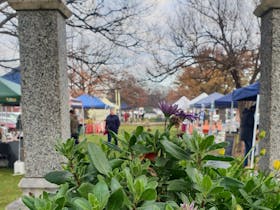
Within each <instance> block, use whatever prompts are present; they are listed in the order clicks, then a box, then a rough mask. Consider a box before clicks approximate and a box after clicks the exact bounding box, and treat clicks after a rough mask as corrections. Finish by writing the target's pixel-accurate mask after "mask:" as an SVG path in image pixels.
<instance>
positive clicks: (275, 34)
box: [255, 0, 280, 170]
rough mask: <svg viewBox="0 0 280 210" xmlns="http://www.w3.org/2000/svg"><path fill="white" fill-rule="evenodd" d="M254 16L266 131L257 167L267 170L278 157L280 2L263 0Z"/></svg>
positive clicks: (261, 113) (279, 155)
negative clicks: (258, 26) (258, 23)
mask: <svg viewBox="0 0 280 210" xmlns="http://www.w3.org/2000/svg"><path fill="white" fill-rule="evenodd" d="M255 15H257V16H258V17H261V49H260V53H261V79H260V83H261V90H260V130H265V131H266V138H265V139H263V140H262V141H261V142H260V148H265V149H266V155H265V156H264V157H262V159H261V160H260V168H261V169H262V170H270V169H272V163H273V161H274V160H275V159H280V152H279V151H280V135H279V128H280V103H279V101H280V1H279V0H263V1H262V3H261V4H260V5H259V6H258V7H257V9H256V10H255Z"/></svg>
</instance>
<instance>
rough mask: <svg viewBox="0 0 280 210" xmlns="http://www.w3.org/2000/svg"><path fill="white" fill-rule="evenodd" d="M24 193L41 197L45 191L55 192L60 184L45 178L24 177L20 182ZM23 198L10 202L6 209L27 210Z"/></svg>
mask: <svg viewBox="0 0 280 210" xmlns="http://www.w3.org/2000/svg"><path fill="white" fill-rule="evenodd" d="M18 186H19V187H20V188H21V190H22V194H23V195H34V196H35V197H39V195H41V194H42V192H43V191H46V192H50V193H55V192H56V191H57V189H58V186H57V185H55V184H52V183H50V182H48V181H46V180H45V179H44V178H22V179H21V180H20V182H19V184H18ZM27 209H28V208H26V207H25V205H24V204H23V202H22V201H21V199H18V200H16V201H14V202H12V203H10V204H9V205H8V206H7V207H6V210H27Z"/></svg>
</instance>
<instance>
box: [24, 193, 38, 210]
mask: <svg viewBox="0 0 280 210" xmlns="http://www.w3.org/2000/svg"><path fill="white" fill-rule="evenodd" d="M22 202H23V203H24V204H25V205H26V206H27V207H28V208H29V209H30V210H36V209H35V205H34V202H35V198H33V197H30V196H26V195H25V196H23V197H22Z"/></svg>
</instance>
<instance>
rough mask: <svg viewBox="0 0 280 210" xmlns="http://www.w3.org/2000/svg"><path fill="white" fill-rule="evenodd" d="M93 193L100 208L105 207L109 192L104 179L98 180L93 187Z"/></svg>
mask: <svg viewBox="0 0 280 210" xmlns="http://www.w3.org/2000/svg"><path fill="white" fill-rule="evenodd" d="M93 194H94V195H95V197H96V198H97V200H98V201H99V203H100V207H101V209H103V208H105V206H106V204H107V202H108V199H109V197H110V192H109V189H108V186H107V184H106V183H105V181H99V182H98V183H97V184H96V185H95V186H94V188H93Z"/></svg>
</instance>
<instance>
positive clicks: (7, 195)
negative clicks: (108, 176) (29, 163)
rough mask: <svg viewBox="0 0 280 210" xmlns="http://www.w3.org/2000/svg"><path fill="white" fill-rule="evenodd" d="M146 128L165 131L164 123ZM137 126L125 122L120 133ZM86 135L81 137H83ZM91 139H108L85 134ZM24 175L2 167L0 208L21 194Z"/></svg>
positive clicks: (146, 125) (148, 125) (152, 130)
mask: <svg viewBox="0 0 280 210" xmlns="http://www.w3.org/2000/svg"><path fill="white" fill-rule="evenodd" d="M143 126H144V129H145V130H147V129H150V130H151V132H155V131H156V130H157V129H158V130H160V131H163V125H154V124H147V123H144V124H143ZM136 127H137V126H136V125H131V124H128V125H126V124H123V125H121V127H120V131H119V134H120V135H121V134H122V132H123V131H127V132H132V131H133V130H134V129H135V128H136ZM82 138H84V137H81V139H82ZM85 138H87V139H88V140H89V141H93V142H96V143H99V142H100V139H102V140H104V141H107V136H106V135H103V134H88V135H86V136H85ZM21 178H22V176H13V170H12V169H3V168H2V169H1V168H0V180H1V182H0V210H4V209H5V206H6V205H7V204H9V203H11V202H12V201H14V200H16V199H17V198H19V197H20V196H21V190H20V189H19V188H18V183H19V181H20V179H21Z"/></svg>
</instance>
